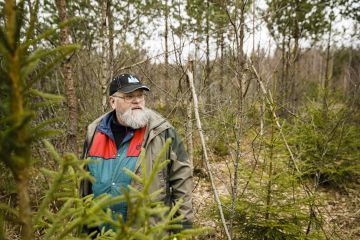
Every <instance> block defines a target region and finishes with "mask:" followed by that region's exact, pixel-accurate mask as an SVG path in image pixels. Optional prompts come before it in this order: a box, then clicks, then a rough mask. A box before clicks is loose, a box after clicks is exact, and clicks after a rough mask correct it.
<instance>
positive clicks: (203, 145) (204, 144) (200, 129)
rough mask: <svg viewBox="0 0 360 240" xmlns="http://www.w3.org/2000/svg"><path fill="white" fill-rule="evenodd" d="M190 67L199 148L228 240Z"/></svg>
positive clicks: (188, 74) (228, 235) (188, 71)
mask: <svg viewBox="0 0 360 240" xmlns="http://www.w3.org/2000/svg"><path fill="white" fill-rule="evenodd" d="M192 65H193V63H192V61H189V66H191V67H189V68H188V69H187V71H186V75H187V78H188V81H189V85H190V89H191V93H192V98H193V102H194V113H195V119H196V125H197V128H198V131H199V135H200V141H201V146H202V149H203V152H204V160H205V166H206V170H207V172H208V174H209V178H210V182H211V187H212V190H213V192H214V197H215V201H216V203H217V205H218V209H219V213H220V217H221V221H222V224H223V227H224V230H225V233H226V236H227V238H228V239H229V240H230V239H231V236H230V234H229V231H228V228H227V225H226V221H225V217H224V213H223V210H222V206H221V201H220V198H219V195H218V192H217V189H216V186H215V183H214V178H213V176H212V172H211V169H210V164H209V159H208V155H207V148H206V143H205V138H204V134H203V130H202V127H201V121H200V116H199V105H198V99H197V95H196V92H195V86H194V77H193V76H194V75H193V70H192V69H193V68H192Z"/></svg>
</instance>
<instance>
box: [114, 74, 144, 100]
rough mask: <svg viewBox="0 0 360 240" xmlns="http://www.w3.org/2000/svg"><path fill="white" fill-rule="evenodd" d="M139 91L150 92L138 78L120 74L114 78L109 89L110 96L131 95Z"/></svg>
mask: <svg viewBox="0 0 360 240" xmlns="http://www.w3.org/2000/svg"><path fill="white" fill-rule="evenodd" d="M137 89H144V90H146V91H150V88H148V87H147V86H146V85H144V84H142V83H141V82H140V80H139V78H138V77H136V76H135V75H131V74H120V75H117V76H115V77H114V78H113V80H112V81H111V83H110V87H109V95H110V96H111V95H113V94H114V93H116V92H122V93H130V92H133V91H135V90H137Z"/></svg>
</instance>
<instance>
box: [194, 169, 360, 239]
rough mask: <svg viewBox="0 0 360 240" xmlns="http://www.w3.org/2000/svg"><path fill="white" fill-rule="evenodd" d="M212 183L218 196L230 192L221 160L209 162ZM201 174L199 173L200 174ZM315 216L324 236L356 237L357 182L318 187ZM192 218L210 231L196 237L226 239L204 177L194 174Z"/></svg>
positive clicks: (359, 219) (359, 232) (359, 213)
mask: <svg viewBox="0 0 360 240" xmlns="http://www.w3.org/2000/svg"><path fill="white" fill-rule="evenodd" d="M210 166H211V169H212V174H213V177H214V181H215V185H216V188H217V191H218V194H219V195H220V197H224V196H226V195H228V196H229V195H230V192H231V190H230V189H229V186H230V183H229V179H230V178H229V171H228V167H227V165H226V164H225V163H224V162H213V163H211V164H210ZM200 175H201V174H200ZM317 197H318V198H319V199H321V201H320V204H318V206H317V212H318V213H317V219H318V220H319V219H322V221H323V222H324V225H323V232H325V233H326V234H325V235H326V239H344V240H358V239H360V183H357V184H354V185H353V186H352V187H351V188H346V189H343V190H341V191H339V190H336V189H329V188H319V190H318V191H317ZM193 207H194V219H195V221H194V222H195V224H196V225H197V226H202V227H210V228H211V229H213V230H214V231H213V232H211V233H209V234H208V235H206V236H202V237H200V238H199V239H207V240H210V239H214V240H218V239H219V240H220V239H226V236H225V235H224V231H223V228H222V227H221V223H220V222H219V220H218V218H217V217H215V214H216V212H217V207H216V204H215V201H214V194H213V191H212V188H211V184H210V181H209V179H208V178H206V177H204V176H199V174H195V176H194V190H193Z"/></svg>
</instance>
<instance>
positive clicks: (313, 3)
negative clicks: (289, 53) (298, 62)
mask: <svg viewBox="0 0 360 240" xmlns="http://www.w3.org/2000/svg"><path fill="white" fill-rule="evenodd" d="M266 3H267V6H268V9H267V10H266V12H264V16H265V21H266V22H267V28H268V29H269V31H270V34H271V35H272V36H273V37H274V38H275V39H277V40H279V39H281V38H282V37H283V38H286V37H288V36H289V37H291V38H294V39H299V38H305V39H306V38H310V39H313V40H317V39H318V38H319V37H320V36H321V35H322V34H323V33H324V32H325V30H326V29H327V26H328V24H329V22H328V19H326V16H325V14H326V11H325V9H326V7H327V5H328V4H329V3H328V1H324V0H306V1H296V0H290V1H289V0H272V1H269V0H268V1H266Z"/></svg>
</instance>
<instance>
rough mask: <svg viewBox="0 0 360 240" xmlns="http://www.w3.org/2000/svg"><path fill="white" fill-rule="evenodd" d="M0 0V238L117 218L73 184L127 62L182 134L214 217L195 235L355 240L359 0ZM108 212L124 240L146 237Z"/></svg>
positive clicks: (203, 212) (204, 212)
mask: <svg viewBox="0 0 360 240" xmlns="http://www.w3.org/2000/svg"><path fill="white" fill-rule="evenodd" d="M0 8H1V15H0V30H1V31H0V64H1V66H0V70H1V72H0V79H1V82H0V90H1V91H0V122H1V124H0V158H1V161H0V169H1V171H0V179H1V185H0V209H1V218H0V227H1V229H0V238H1V239H63V238H66V239H78V238H82V237H81V236H80V235H79V231H77V230H78V227H79V226H80V225H82V224H84V223H90V222H91V221H92V222H91V223H93V224H96V223H97V224H98V223H99V221H110V220H109V219H108V218H106V217H107V215H106V213H103V214H100V213H99V212H101V208H102V207H98V206H105V205H106V204H109V202H106V201H109V199H91V198H87V199H80V198H79V197H78V185H79V181H80V179H82V178H85V177H88V174H87V173H86V172H85V171H83V166H84V163H86V162H85V161H78V160H77V157H78V156H79V155H80V153H81V149H82V144H83V140H84V136H85V132H86V126H87V124H89V123H90V122H91V121H92V120H94V119H96V118H97V117H98V116H100V115H101V114H103V113H104V112H106V111H108V110H109V106H108V105H107V90H108V89H107V85H108V83H109V80H110V79H111V78H112V77H113V76H114V75H116V74H119V73H128V72H131V73H134V74H137V75H138V76H140V78H141V79H142V80H143V81H144V82H145V83H146V84H147V85H148V86H149V87H150V88H151V92H150V93H149V95H148V96H147V99H146V103H147V105H148V106H149V107H150V108H153V109H155V110H157V111H158V112H160V113H161V114H163V115H164V116H166V117H167V118H168V119H169V120H170V121H171V122H172V123H173V125H174V126H175V127H176V128H177V130H178V132H179V133H180V134H181V135H182V137H183V139H184V142H185V143H186V147H187V150H188V152H189V157H190V159H191V161H192V162H193V170H194V211H195V224H196V225H197V226H198V227H204V226H205V227H211V228H212V229H213V230H212V231H206V232H202V233H197V234H198V235H199V234H200V235H199V236H198V237H197V238H199V239H359V238H360V225H359V222H360V221H359V219H360V211H359V209H360V208H359V203H360V202H359V198H360V191H359V190H360V181H359V173H360V141H359V139H360V111H359V109H360V89H359V84H360V45H359V43H360V42H359V37H360V31H359V30H360V15H359V14H360V1H359V0H328V1H327V0H273V1H268V0H265V1H257V0H253V1H251V0H234V1H233V0H226V1H217V0H204V1H202V0H187V1H176V0H173V1H171V0H149V1H143V0H133V1H117V0H107V1H96V0H84V1H72V0H68V1H66V0H55V1H47V0H43V1H31V0H24V1H14V0H12V1H11V0H5V1H1V2H0ZM344 22H345V24H343V23H344ZM264 32H266V34H265V35H263V34H264ZM260 35H262V36H267V37H262V39H260V38H259V37H257V36H260ZM62 96H63V97H62ZM159 168H160V167H159ZM147 181H148V179H145V180H143V183H144V185H145V186H146V184H147ZM139 196H140V195H137V199H138V200H139V201H140V203H141V204H142V205H141V204H140V205H141V206H145V207H144V208H143V209H141V208H140V210H138V211H137V212H136V213H137V214H140V215H139V216H145V217H143V218H144V219H145V220H144V221H146V216H147V214H153V213H149V212H150V211H149V209H148V208H146V207H147V204H148V202H147V199H148V198H147V197H148V196H147V195H146V194H144V195H141V197H139ZM101 204H104V205H101ZM140 205H139V206H140ZM152 207H153V206H152ZM160 208H161V207H160ZM85 209H91V211H88V212H87V211H86V210H85ZM159 211H160V210H159ZM143 212H146V214H143ZM165 212H166V211H165ZM95 213H96V214H95ZM162 213H164V211H163V212H162ZM99 216H100V217H99ZM114 224H116V223H114ZM117 224H120V225H119V226H120V227H119V228H121V231H122V232H121V231H120V232H118V233H117V234H118V235H116V236H117V237H118V238H117V239H132V238H134V239H141V238H140V237H139V236H138V235H134V234H135V232H136V231H133V232H132V231H131V230H129V229H130V228H125V227H124V226H123V225H121V223H117ZM168 224H171V221H170V220H169V222H168ZM145 225H146V224H145ZM165 227H166V226H165ZM160 228H161V227H160ZM158 230H159V228H158V229H156V231H155V230H154V229H152V228H146V227H144V228H141V231H142V233H143V235H142V236H143V238H142V239H159V238H157V235H156V234H158ZM159 231H160V232H161V231H162V232H163V231H164V229H163V228H161V229H160V230H159ZM136 234H138V232H136ZM194 234H195V233H194ZM190 235H191V233H190ZM116 236H115V235H111V234H110V235H109V236H108V237H109V238H111V237H114V238H115V237H116ZM119 236H120V237H119ZM121 236H122V238H121ZM109 238H106V239H109ZM99 239H101V237H99ZM104 239H105V238H104Z"/></svg>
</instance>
